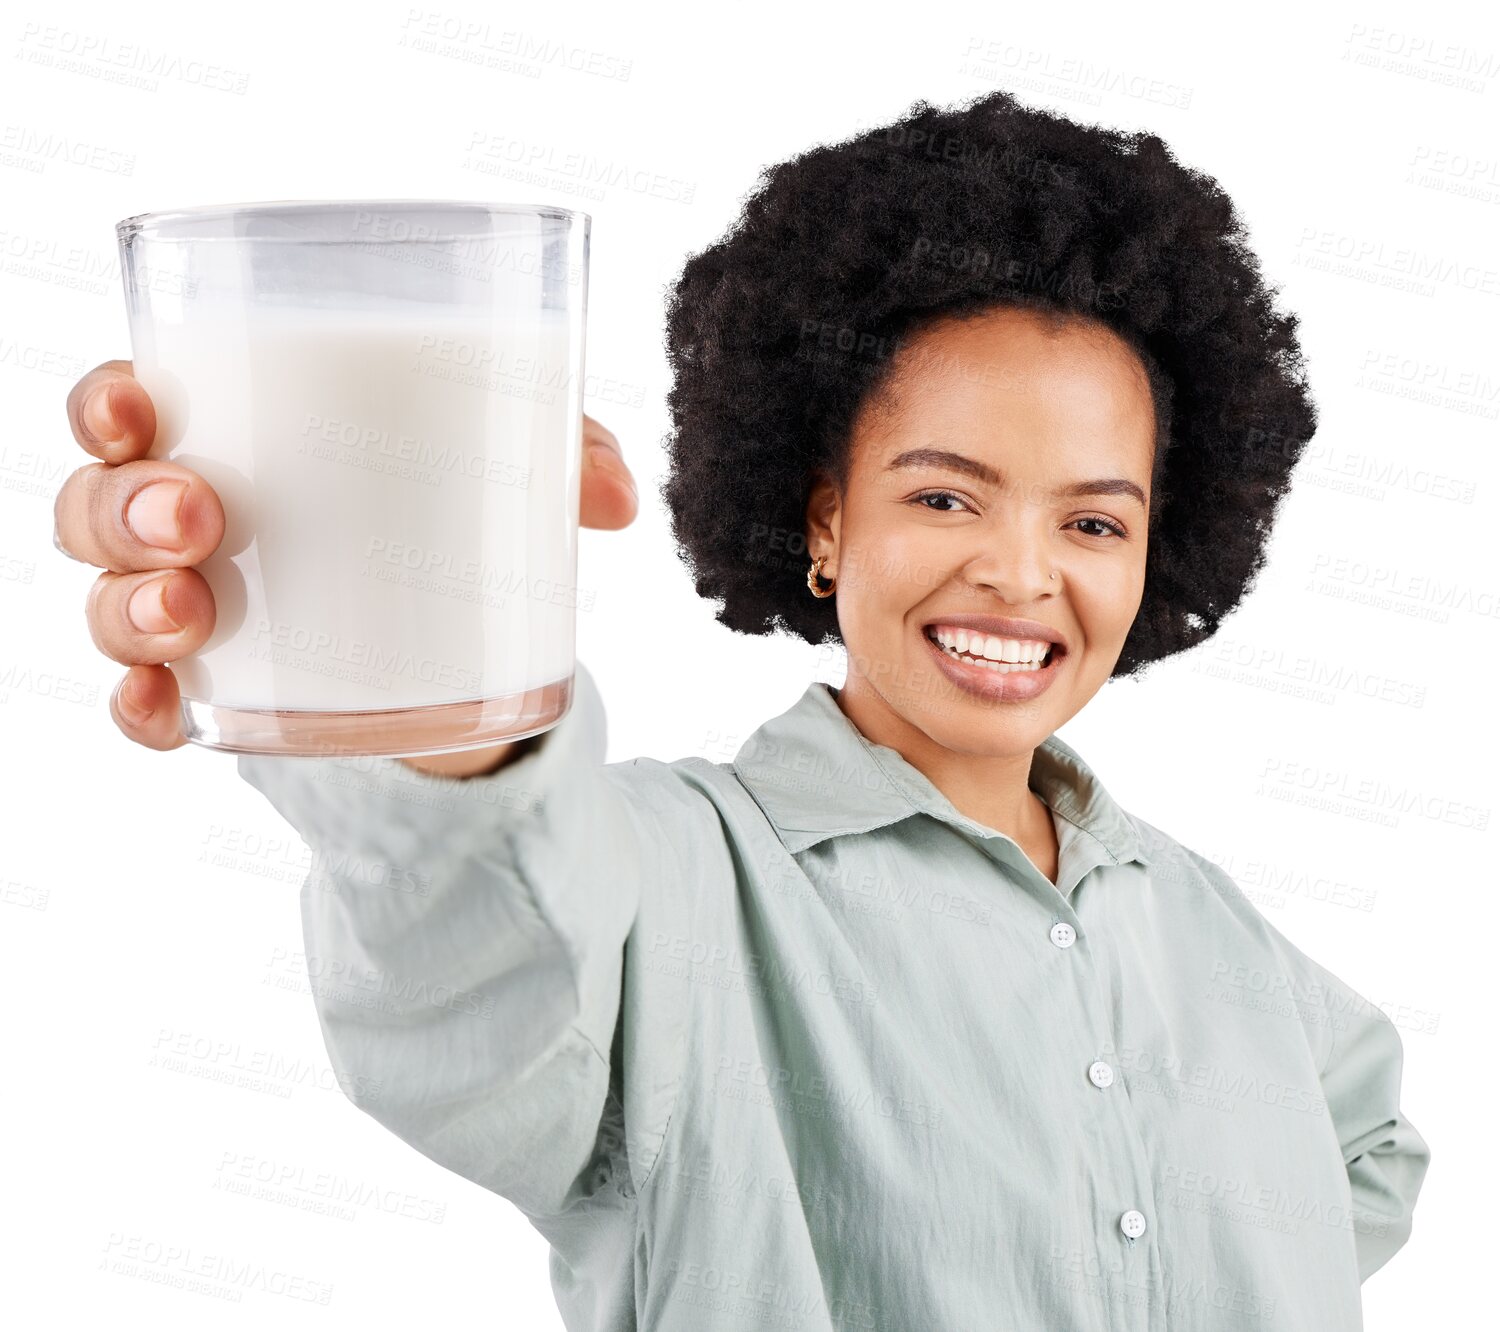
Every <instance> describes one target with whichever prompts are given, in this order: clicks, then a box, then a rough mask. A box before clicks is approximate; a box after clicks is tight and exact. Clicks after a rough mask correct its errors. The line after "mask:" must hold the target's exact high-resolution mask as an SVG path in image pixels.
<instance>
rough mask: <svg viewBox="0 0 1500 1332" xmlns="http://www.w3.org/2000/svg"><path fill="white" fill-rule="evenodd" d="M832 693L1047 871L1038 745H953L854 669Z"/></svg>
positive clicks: (1048, 817)
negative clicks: (1036, 783) (994, 750)
mask: <svg viewBox="0 0 1500 1332" xmlns="http://www.w3.org/2000/svg"><path fill="white" fill-rule="evenodd" d="M833 696H834V699H835V700H836V701H837V703H838V705H839V710H840V711H841V712H843V714H844V715H845V716H846V717H848V718H849V720H850V721H851V722H853V723H854V725H855V727H856V728H857V729H858V730H859V732H860V733H861V734H862V735H863V736H864V737H865V738H866V739H867V740H869V741H871V742H872V743H874V744H877V745H885V746H887V747H888V748H890V749H894V750H895V751H896V752H897V753H898V754H900V755H901V757H902V758H904V759H905V760H906V761H907V762H908V763H910V764H911V765H912V767H914V768H915V769H916V770H917V771H918V772H920V773H921V774H922V775H923V776H924V777H926V778H927V780H928V781H930V782H931V783H932V784H933V785H934V786H935V787H937V789H938V790H939V791H941V792H942V793H943V795H944V796H946V797H947V798H948V800H949V802H950V803H951V804H952V805H953V807H954V809H956V810H958V812H959V813H960V814H964V815H966V816H967V817H968V818H971V819H973V820H974V821H975V822H976V823H982V824H983V825H984V826H985V827H986V828H992V829H994V831H995V832H998V833H1004V834H1005V835H1006V836H1007V837H1009V838H1010V839H1011V840H1012V841H1014V842H1016V843H1017V844H1018V845H1019V846H1020V847H1021V848H1022V849H1023V850H1024V851H1026V853H1027V855H1028V856H1029V857H1030V858H1031V860H1032V862H1033V863H1034V864H1036V865H1037V866H1038V867H1039V868H1041V869H1042V870H1043V872H1044V873H1046V865H1047V864H1048V863H1050V862H1052V861H1055V858H1056V847H1057V834H1056V830H1055V828H1054V827H1053V824H1052V811H1051V810H1049V809H1048V808H1047V806H1046V804H1045V803H1043V801H1042V799H1041V797H1040V796H1038V795H1037V794H1036V792H1035V791H1033V790H1032V789H1031V787H1030V785H1029V779H1030V776H1031V762H1032V757H1033V755H1034V754H1035V750H1034V749H1028V750H1024V751H1023V752H1021V753H1019V754H970V753H964V752H962V751H959V750H953V749H949V748H948V747H947V746H946V745H941V744H939V743H938V742H937V741H936V740H934V739H933V738H932V737H931V736H930V735H928V734H927V733H926V732H925V731H922V730H920V729H919V728H917V727H915V726H913V725H912V724H911V723H910V722H909V721H907V720H906V719H905V718H904V717H902V716H901V715H900V714H899V713H897V712H895V711H894V710H893V709H892V708H891V707H890V706H889V705H888V704H887V703H886V701H885V700H884V699H883V698H882V697H881V696H880V695H879V693H877V692H876V691H875V689H874V688H873V687H871V685H870V683H869V682H868V681H867V680H865V679H864V678H863V677H862V676H856V675H854V674H852V673H851V674H850V676H849V679H848V680H847V682H846V683H845V685H844V687H843V688H842V689H838V690H835V691H834V694H833ZM1048 877H1049V878H1050V877H1052V876H1051V875H1050V874H1049V875H1048Z"/></svg>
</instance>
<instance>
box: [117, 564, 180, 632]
mask: <svg viewBox="0 0 1500 1332" xmlns="http://www.w3.org/2000/svg"><path fill="white" fill-rule="evenodd" d="M171 581H172V579H171V576H170V575H168V576H167V577H166V578H153V579H151V581H150V582H147V583H142V584H141V585H140V586H139V587H138V588H136V590H135V591H134V592H132V593H131V594H130V600H129V601H127V602H126V603H125V614H126V615H127V616H129V617H130V623H131V624H133V625H134V626H135V627H136V628H137V629H139V630H140V631H141V633H143V634H174V633H176V632H177V631H178V630H179V629H181V628H182V626H181V625H180V624H178V623H177V621H176V620H174V619H173V618H172V616H171V613H170V612H169V611H168V610H167V584H168V583H170V582H171Z"/></svg>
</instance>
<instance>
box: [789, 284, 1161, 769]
mask: <svg viewBox="0 0 1500 1332" xmlns="http://www.w3.org/2000/svg"><path fill="white" fill-rule="evenodd" d="M892 390H893V394H894V396H893V399H892V400H891V401H889V402H888V403H886V404H883V405H882V404H877V403H874V402H871V403H867V404H865V406H864V408H863V409H862V411H861V413H860V415H859V418H858V419H857V420H856V422H855V424H854V430H853V439H852V444H853V453H852V459H851V467H850V475H849V481H848V489H847V491H846V492H845V493H843V494H840V493H839V492H838V490H837V488H836V487H835V486H834V485H833V484H832V482H831V481H829V480H826V479H820V480H819V482H818V484H817V485H816V486H815V487H814V489H813V492H812V495H811V497H810V500H809V503H808V509H807V518H808V533H809V546H810V549H811V552H812V557H816V556H818V555H826V556H827V559H826V560H825V563H824V565H823V569H822V574H823V577H824V579H825V580H826V579H829V578H833V579H836V580H837V586H836V591H835V597H836V603H835V604H836V606H837V613H838V618H839V628H840V631H841V633H842V635H843V639H844V643H845V646H846V647H847V649H848V654H849V672H848V678H847V680H846V682H845V685H844V687H843V689H842V690H841V692H840V699H841V703H842V706H843V707H844V709H845V711H846V712H847V713H848V714H849V715H850V716H851V717H852V718H853V719H854V720H855V722H856V724H857V725H858V726H859V727H860V729H861V730H862V731H863V732H864V733H865V734H866V735H867V736H869V737H870V738H871V739H873V740H875V741H876V742H877V743H883V744H889V745H891V746H892V747H893V748H897V749H899V750H902V751H905V750H907V749H908V748H909V747H910V746H912V745H921V744H922V743H923V741H922V736H923V735H925V736H926V737H927V738H928V739H929V740H930V741H933V742H936V743H937V744H939V745H941V746H943V747H944V748H946V749H948V750H952V751H957V752H962V753H968V754H975V755H985V756H994V757H1000V756H1012V757H1013V756H1017V755H1020V754H1023V753H1026V752H1029V751H1030V750H1033V749H1035V748H1036V746H1037V745H1039V744H1040V743H1041V742H1042V741H1043V740H1045V739H1046V738H1047V736H1048V735H1050V734H1051V733H1052V732H1053V731H1055V730H1056V729H1057V728H1058V727H1060V726H1061V725H1062V724H1063V723H1064V722H1066V721H1067V720H1068V719H1069V718H1070V717H1072V716H1073V715H1074V714H1075V713H1077V712H1078V711H1079V709H1080V708H1082V707H1083V705H1084V704H1085V703H1086V702H1087V701H1088V700H1089V699H1090V698H1092V697H1093V695H1094V693H1095V692H1096V691H1097V690H1098V689H1099V687H1100V686H1101V685H1102V684H1103V683H1104V682H1105V681H1106V680H1107V679H1109V677H1110V674H1111V672H1112V671H1113V670H1114V667H1115V663H1116V662H1117V661H1118V660H1119V657H1120V653H1121V650H1122V649H1123V647H1124V644H1125V638H1126V635H1127V634H1128V632H1129V630H1130V626H1131V624H1132V622H1133V621H1134V619H1135V615H1136V611H1137V610H1138V609H1139V608H1140V604H1141V596H1142V592H1143V590H1144V587H1145V571H1146V525H1147V524H1146V519H1147V513H1148V506H1149V504H1150V501H1151V492H1150V486H1151V467H1152V461H1153V452H1154V438H1155V414H1154V409H1153V406H1152V401H1151V392H1150V386H1149V383H1148V381H1147V378H1146V373H1145V370H1144V368H1143V367H1142V366H1141V364H1140V361H1139V360H1138V359H1137V358H1136V356H1135V354H1134V353H1133V352H1132V351H1131V349H1130V348H1129V346H1128V345H1127V344H1126V343H1124V342H1123V341H1121V340H1120V339H1119V338H1117V337H1116V336H1115V335H1114V334H1113V333H1112V332H1110V331H1109V330H1108V329H1105V328H1103V327H1101V326H1099V325H1091V324H1087V323H1083V322H1080V321H1069V322H1068V323H1066V324H1064V325H1062V326H1060V327H1056V328H1053V327H1051V326H1049V324H1048V323H1047V322H1045V321H1044V320H1043V319H1042V318H1041V317H1040V316H1038V315H1036V314H1033V313H1031V312H1029V311H1025V310H1019V309H1015V308H1002V309H998V310H993V311H989V312H986V313H985V314H983V315H982V316H979V317H971V318H966V319H949V320H945V321H943V322H942V323H941V324H939V325H935V326H933V327H931V328H929V329H927V330H925V331H924V332H922V333H921V334H919V335H917V336H916V337H915V338H914V339H913V341H912V342H911V343H910V344H908V346H907V347H906V348H905V349H903V351H902V352H901V353H900V355H899V357H898V362H897V366H896V373H895V378H894V380H893V382H892ZM940 455H951V456H947V457H944V456H940ZM807 595H810V593H809V594H807ZM972 617H1002V618H1006V619H1012V620H1025V621H1029V622H1031V627H1030V628H1029V629H1028V628H1025V627H1022V628H1015V629H1011V627H1009V626H996V625H986V624H982V623H974V622H973V620H972ZM966 618H969V626H968V631H967V636H966V638H964V639H962V640H957V642H958V643H959V645H961V646H963V647H965V648H966V649H967V651H968V652H969V653H971V654H972V653H975V652H978V653H981V654H986V655H987V656H988V657H989V658H990V659H995V658H996V657H999V658H1004V659H1013V658H1018V657H1019V658H1021V659H1022V661H1021V662H1020V663H1019V664H1017V665H1015V666H1010V667H1009V668H1008V669H1007V668H1002V669H1000V670H996V669H994V668H993V667H987V666H982V665H971V664H964V663H962V662H960V661H959V660H955V659H953V658H952V657H951V656H949V655H947V653H946V652H945V650H944V649H942V648H940V647H939V646H938V645H936V644H935V643H934V642H933V641H931V637H930V636H931V635H932V634H933V633H934V632H936V631H941V633H942V636H943V637H944V638H945V639H948V640H949V641H950V644H951V643H952V642H954V640H955V635H953V634H951V633H949V632H948V630H947V629H944V628H943V626H945V625H946V626H949V627H952V628H957V627H961V626H964V625H965V622H966ZM1008 629H1010V631H1009V632H1007V630H1008ZM1049 636H1050V637H1052V638H1055V639H1059V640H1061V648H1058V647H1054V648H1053V649H1052V655H1051V657H1050V658H1048V659H1047V664H1045V666H1044V668H1043V669H1040V670H1036V669H1033V668H1032V667H1031V666H1030V664H1028V662H1027V661H1026V660H1025V659H1027V658H1030V657H1032V656H1033V655H1035V653H1034V651H1033V648H1032V645H1031V643H1030V642H1028V641H1027V640H1041V639H1045V638H1047V637H1049ZM976 640H977V641H976ZM994 640H998V641H994ZM1006 640H1013V641H1012V644H1011V645H1010V646H1007V645H1006ZM1015 642H1019V643H1020V648H1019V650H1016V649H1015V647H1014V643H1015ZM1038 650H1039V649H1038ZM919 733H920V734H919Z"/></svg>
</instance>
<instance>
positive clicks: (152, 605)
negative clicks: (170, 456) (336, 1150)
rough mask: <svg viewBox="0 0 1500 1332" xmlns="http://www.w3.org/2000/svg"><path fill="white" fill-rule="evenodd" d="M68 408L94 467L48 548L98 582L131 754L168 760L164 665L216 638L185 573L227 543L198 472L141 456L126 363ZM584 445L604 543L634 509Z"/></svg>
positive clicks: (74, 484) (219, 509)
mask: <svg viewBox="0 0 1500 1332" xmlns="http://www.w3.org/2000/svg"><path fill="white" fill-rule="evenodd" d="M67 408H68V424H69V426H70V427H71V428H72V431H73V438H74V439H76V440H77V441H78V443H79V444H81V445H82V446H83V448H84V450H85V452H87V453H90V454H92V455H93V457H94V458H95V459H97V461H95V462H91V463H88V464H86V465H85V466H83V467H80V468H79V469H78V470H77V471H76V472H74V473H72V474H71V475H70V476H69V477H68V478H67V479H66V480H65V481H64V482H63V485H62V489H61V490H59V491H58V493H57V499H56V501H55V503H54V504H53V517H54V520H55V524H56V536H55V540H56V542H57V544H58V546H59V548H60V549H62V551H63V552H64V554H67V555H71V556H72V557H73V558H74V559H77V560H81V561H82V562H83V563H84V564H92V565H95V566H96V567H98V568H100V569H103V570H104V571H105V572H103V573H101V574H100V575H99V577H98V579H97V580H96V581H95V583H94V585H93V586H92V587H91V588H90V589H89V593H88V598H87V601H86V603H85V606H84V614H85V616H86V617H87V619H88V626H89V634H90V636H91V637H92V638H93V640H94V643H95V645H96V646H97V647H98V648H99V650H100V651H101V652H103V653H104V655H105V656H107V657H111V658H113V659H114V660H115V661H118V662H122V663H124V664H125V665H128V666H129V667H130V670H129V671H128V672H127V673H126V675H125V676H124V677H123V678H122V679H121V681H120V683H119V684H118V685H117V686H116V688H115V691H114V693H113V695H112V696H111V698H110V704H109V710H110V715H111V716H112V717H113V718H114V720H115V725H116V726H118V727H119V728H120V729H121V730H122V731H123V732H124V733H125V735H126V736H127V737H128V738H129V739H131V740H134V741H135V742H136V743H137V744H141V745H145V746H146V747H147V748H148V749H176V748H177V747H178V746H179V745H184V744H186V743H187V740H186V738H185V737H184V736H183V734H182V730H181V717H180V711H179V706H178V705H179V694H178V689H177V680H176V678H175V677H174V676H173V674H172V672H171V670H170V669H169V668H168V667H167V666H166V665H164V664H163V663H164V662H166V661H169V660H171V661H175V660H177V659H178V658H179V657H185V656H187V655H188V654H190V653H192V652H195V651H197V650H198V649H199V648H200V647H202V646H203V644H204V643H205V642H206V641H207V640H208V637H209V635H210V634H212V633H213V629H214V598H213V593H212V591H210V589H209V586H208V582H207V580H206V579H205V578H204V577H203V575H202V574H201V573H199V572H198V571H197V569H195V568H194V567H193V566H194V565H196V564H198V563H199V562H201V561H202V560H204V559H206V558H207V557H208V556H209V555H211V554H212V553H213V552H214V550H215V549H216V548H217V547H218V545H219V542H220V541H222V540H223V539H224V508H223V505H222V504H221V503H220V502H219V497H218V495H216V494H215V493H214V490H213V487H212V486H210V485H209V484H208V482H207V481H205V480H204V479H203V478H202V477H201V476H199V475H198V474H197V473H196V472H193V471H190V470H189V469H188V468H186V467H183V466H182V465H181V464H180V463H175V462H167V461H164V460H159V459H153V458H148V457H147V456H146V455H147V454H148V453H149V452H150V450H151V445H152V443H153V441H154V440H155V438H156V408H155V407H154V406H153V405H152V402H151V398H150V395H148V394H147V392H146V390H145V389H144V388H143V387H142V386H141V384H140V382H139V381H138V380H137V379H136V378H135V376H134V374H133V373H132V366H131V363H130V362H129V361H106V362H104V364H103V365H100V366H97V367H95V368H94V369H93V370H90V371H89V372H88V374H86V375H84V377H83V378H82V379H80V380H79V381H78V382H77V383H76V384H75V385H74V386H73V388H72V390H71V391H70V392H69V394H68V401H67ZM583 440H584V450H583V474H582V477H581V480H580V493H579V521H580V522H581V523H582V525H583V526H584V527H595V528H602V529H605V530H609V531H613V530H616V529H618V528H621V527H626V526H628V525H629V524H630V523H631V522H633V521H634V520H635V516H636V513H637V510H638V500H637V498H636V489H635V481H634V479H633V478H632V476H631V474H630V469H629V468H628V467H626V465H625V460H624V457H623V456H622V454H621V452H620V444H619V441H618V440H617V439H616V438H615V437H614V435H613V434H612V433H611V432H610V431H608V430H606V429H605V428H604V427H603V426H602V425H600V424H599V422H597V421H595V420H594V419H593V418H592V417H589V416H585V417H584V418H583ZM520 743H523V744H524V743H525V742H524V741H522V742H520ZM513 748H514V746H513V745H501V746H497V747H493V748H491V749H487V750H468V751H465V752H463V753H460V754H448V755H432V756H424V757H422V758H421V759H420V760H413V761H410V762H411V766H413V767H419V768H421V769H422V770H424V771H431V772H445V773H454V774H457V775H465V774H467V773H471V772H479V771H488V770H489V769H490V768H493V767H495V766H497V762H496V760H497V759H500V758H501V757H502V756H503V755H504V754H505V753H506V752H507V751H510V750H512V749H513Z"/></svg>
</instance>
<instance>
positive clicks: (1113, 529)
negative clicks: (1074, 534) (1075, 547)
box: [1073, 518, 1125, 537]
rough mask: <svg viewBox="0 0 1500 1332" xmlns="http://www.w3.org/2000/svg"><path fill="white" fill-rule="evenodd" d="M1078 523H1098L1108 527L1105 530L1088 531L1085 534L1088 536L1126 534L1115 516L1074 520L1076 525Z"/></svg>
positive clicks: (1120, 535)
mask: <svg viewBox="0 0 1500 1332" xmlns="http://www.w3.org/2000/svg"><path fill="white" fill-rule="evenodd" d="M1078 523H1096V524H1097V525H1098V526H1100V527H1103V528H1105V529H1107V530H1106V531H1103V532H1089V533H1086V534H1085V535H1087V536H1115V537H1123V536H1124V535H1125V529H1124V528H1123V527H1121V526H1120V524H1119V523H1117V522H1115V520H1114V519H1113V518H1079V519H1077V520H1076V521H1075V522H1074V524H1073V525H1074V526H1075V527H1076V526H1077V525H1078Z"/></svg>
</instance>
